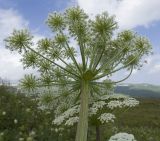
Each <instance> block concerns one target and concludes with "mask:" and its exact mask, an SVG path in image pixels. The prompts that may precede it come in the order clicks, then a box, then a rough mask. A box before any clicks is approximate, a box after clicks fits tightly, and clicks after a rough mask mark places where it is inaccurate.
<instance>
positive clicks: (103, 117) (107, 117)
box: [98, 113, 116, 124]
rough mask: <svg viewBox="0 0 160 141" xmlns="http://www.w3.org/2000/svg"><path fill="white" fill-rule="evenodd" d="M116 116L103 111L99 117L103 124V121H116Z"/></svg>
mask: <svg viewBox="0 0 160 141" xmlns="http://www.w3.org/2000/svg"><path fill="white" fill-rule="evenodd" d="M115 118H116V117H115V115H113V114H111V113H103V114H101V115H100V117H99V118H98V119H99V120H100V122H101V123H102V124H103V123H108V122H114V119H115Z"/></svg>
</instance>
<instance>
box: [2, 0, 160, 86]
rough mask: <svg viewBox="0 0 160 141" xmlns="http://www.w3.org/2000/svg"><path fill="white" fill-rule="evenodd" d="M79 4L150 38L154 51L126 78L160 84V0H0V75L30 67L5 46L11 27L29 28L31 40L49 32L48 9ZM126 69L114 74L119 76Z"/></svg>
mask: <svg viewBox="0 0 160 141" xmlns="http://www.w3.org/2000/svg"><path fill="white" fill-rule="evenodd" d="M75 5H79V6H80V7H81V8H83V9H84V10H85V12H87V13H88V14H89V15H90V16H91V17H92V16H94V15H96V14H99V13H101V12H103V11H108V12H109V13H110V14H112V15H113V14H114V15H116V20H117V21H118V23H119V27H120V30H123V29H132V30H134V31H136V32H137V33H138V34H141V35H144V36H146V37H147V38H149V40H150V42H151V44H152V46H153V52H154V54H153V55H152V56H149V57H147V58H146V60H147V61H148V64H146V65H145V66H144V67H143V68H142V69H141V70H140V71H136V70H134V73H133V75H132V76H131V77H130V78H129V79H128V80H127V81H126V82H129V83H151V84H157V85H160V12H159V9H160V0H34V1H33V0H0V77H1V78H4V79H8V80H10V81H11V82H16V81H17V80H19V79H21V78H22V77H23V75H24V74H26V73H30V72H33V70H31V69H30V70H23V66H22V64H21V63H20V61H19V60H20V56H19V55H18V54H16V53H11V52H10V51H8V50H6V49H5V48H4V42H3V39H4V38H5V37H7V36H8V35H9V34H10V33H11V32H12V30H13V29H22V28H28V29H29V30H30V31H31V32H32V33H33V35H34V36H35V38H34V40H35V41H37V40H38V39H40V38H42V37H44V36H50V35H51V32H50V30H49V29H48V27H47V26H46V25H45V20H46V18H47V15H48V13H50V12H53V11H60V12H62V11H64V10H65V9H66V8H67V7H70V6H75ZM125 74H126V72H121V73H119V74H117V75H115V76H114V79H117V80H118V79H120V77H123V76H124V75H125Z"/></svg>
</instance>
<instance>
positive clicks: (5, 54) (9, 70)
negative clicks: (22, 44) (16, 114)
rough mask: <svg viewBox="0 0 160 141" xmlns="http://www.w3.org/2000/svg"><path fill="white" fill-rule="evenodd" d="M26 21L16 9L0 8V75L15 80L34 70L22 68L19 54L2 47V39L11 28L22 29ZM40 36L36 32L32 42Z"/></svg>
mask: <svg viewBox="0 0 160 141" xmlns="http://www.w3.org/2000/svg"><path fill="white" fill-rule="evenodd" d="M28 24H29V22H28V21H26V20H25V19H24V18H23V17H22V16H21V15H20V14H19V13H18V12H17V11H15V10H13V9H0V77H1V78H4V79H8V80H10V81H11V82H15V81H17V80H19V79H21V78H22V77H23V75H24V74H26V73H31V72H34V71H33V70H32V69H27V70H24V69H23V66H22V63H21V62H20V59H21V56H20V55H19V54H17V53H11V52H10V51H9V50H7V49H5V48H4V42H3V40H4V39H5V38H6V37H7V36H9V34H10V33H11V32H12V31H13V29H23V28H27V27H28ZM40 38H42V36H40V35H38V34H36V35H35V38H34V42H36V41H37V40H38V39H40Z"/></svg>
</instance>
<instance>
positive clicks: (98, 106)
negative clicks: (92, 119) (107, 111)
mask: <svg viewBox="0 0 160 141" xmlns="http://www.w3.org/2000/svg"><path fill="white" fill-rule="evenodd" d="M105 105H106V102H105V101H98V102H94V103H93V104H92V107H91V108H90V109H89V115H90V116H91V115H95V114H96V113H97V111H98V110H99V109H102V108H103V107H104V106H105Z"/></svg>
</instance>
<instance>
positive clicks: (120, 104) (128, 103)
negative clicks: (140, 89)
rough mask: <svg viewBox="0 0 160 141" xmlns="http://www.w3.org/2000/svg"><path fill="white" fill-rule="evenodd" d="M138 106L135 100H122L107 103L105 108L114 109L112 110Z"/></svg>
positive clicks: (129, 98)
mask: <svg viewBox="0 0 160 141" xmlns="http://www.w3.org/2000/svg"><path fill="white" fill-rule="evenodd" d="M137 105H139V101H138V100H136V99H135V98H131V97H128V98H125V99H124V100H121V101H120V100H112V101H110V102H108V104H107V107H108V108H109V109H112V110H113V109H114V108H126V107H129V108H131V107H135V106H137Z"/></svg>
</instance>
